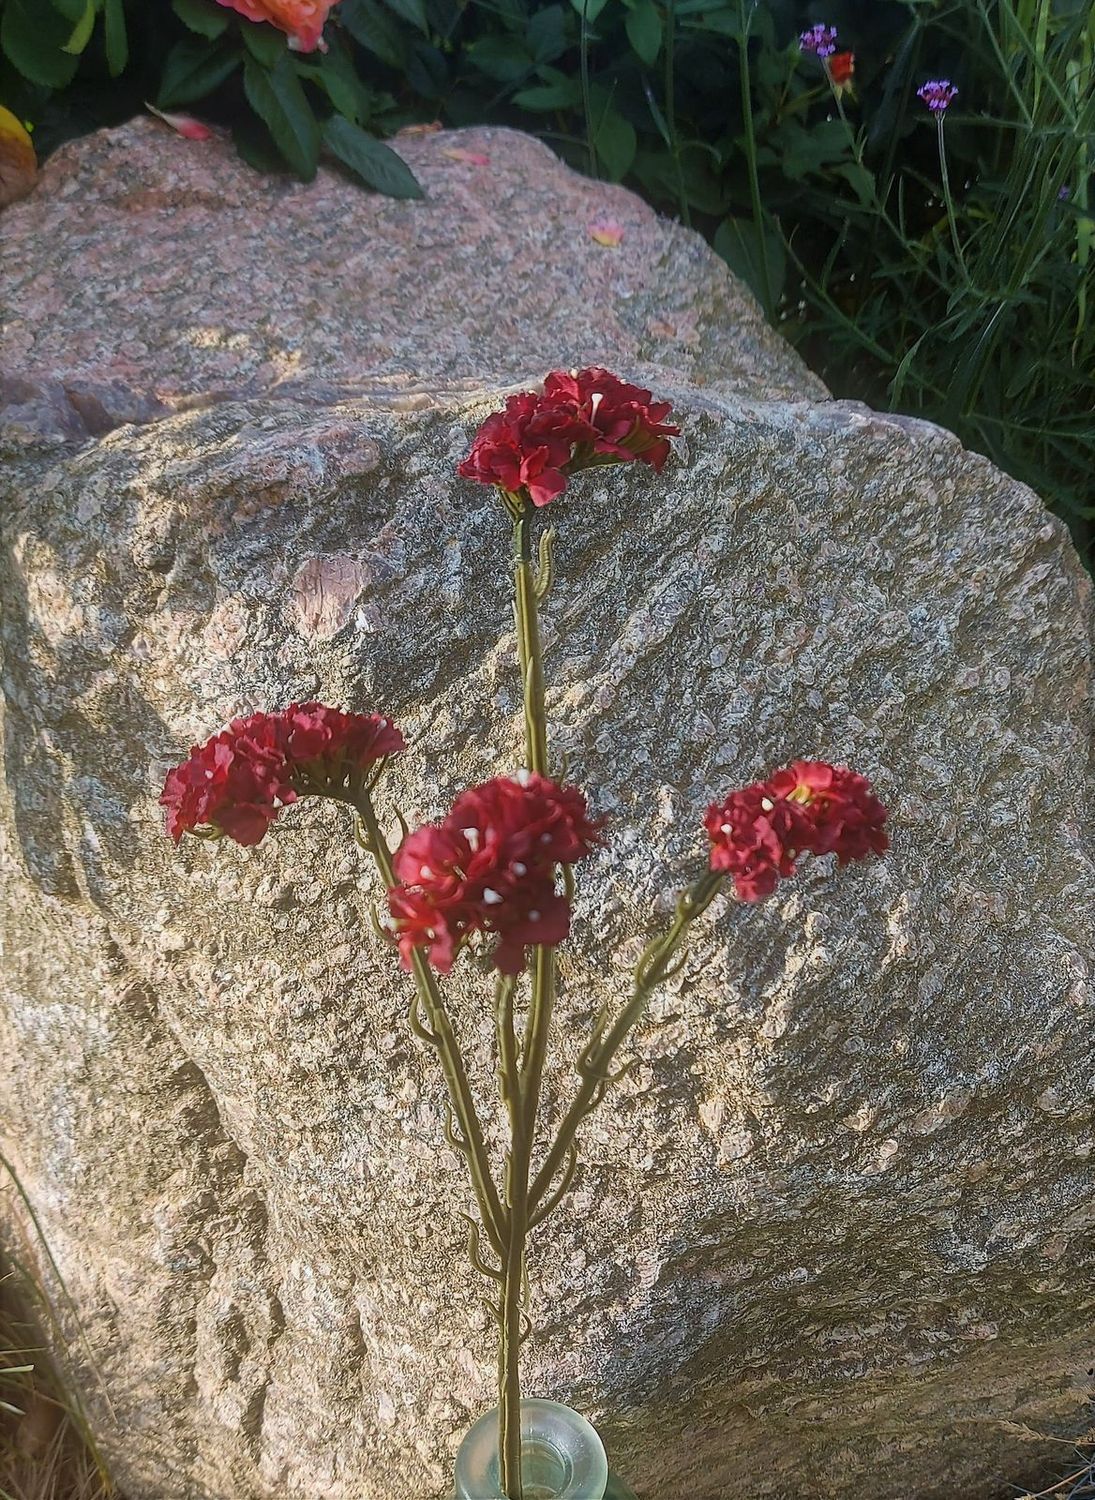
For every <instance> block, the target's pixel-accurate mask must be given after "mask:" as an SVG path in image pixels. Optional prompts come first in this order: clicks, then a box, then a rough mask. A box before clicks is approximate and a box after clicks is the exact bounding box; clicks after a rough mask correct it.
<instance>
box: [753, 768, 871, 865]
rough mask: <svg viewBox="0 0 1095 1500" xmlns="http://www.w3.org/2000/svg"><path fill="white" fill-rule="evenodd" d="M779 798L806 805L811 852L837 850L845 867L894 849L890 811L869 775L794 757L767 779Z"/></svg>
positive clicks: (834, 852)
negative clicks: (887, 827)
mask: <svg viewBox="0 0 1095 1500" xmlns="http://www.w3.org/2000/svg"><path fill="white" fill-rule="evenodd" d="M768 786H769V788H770V789H771V791H772V792H773V793H774V794H775V796H776V797H777V798H786V799H787V801H788V802H793V803H795V804H796V805H797V806H799V807H802V808H803V809H804V811H805V813H806V816H807V820H808V822H809V825H810V843H809V844H808V845H804V846H803V847H808V848H809V851H810V853H811V854H835V855H836V856H837V859H838V862H839V863H840V864H842V865H846V864H848V863H849V861H850V860H853V859H866V857H867V855H868V854H885V852H886V850H887V849H888V848H889V847H890V839H889V835H888V834H887V833H886V831H885V828H884V827H883V825H884V823H885V822H886V816H887V814H886V809H885V808H884V807H883V805H882V803H881V802H880V801H879V800H878V798H877V797H876V796H875V794H874V792H873V791H872V790H871V784H870V782H869V781H868V780H867V778H866V777H865V776H860V775H859V774H858V773H857V772H855V771H849V770H848V769H847V768H846V767H845V766H830V765H829V764H828V763H827V762H826V761H823V760H796V761H792V762H791V764H790V766H788V768H787V769H786V770H785V771H777V772H776V774H775V775H774V776H773V777H772V778H771V779H770V781H769V782H768Z"/></svg>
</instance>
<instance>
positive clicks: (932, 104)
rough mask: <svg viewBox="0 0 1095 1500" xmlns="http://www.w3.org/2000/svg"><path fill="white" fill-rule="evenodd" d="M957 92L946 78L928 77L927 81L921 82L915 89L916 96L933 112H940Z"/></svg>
mask: <svg viewBox="0 0 1095 1500" xmlns="http://www.w3.org/2000/svg"><path fill="white" fill-rule="evenodd" d="M957 93H958V90H957V89H956V88H955V86H954V84H953V83H951V82H950V81H949V80H948V79H946V78H930V79H929V80H928V82H927V83H922V84H921V85H920V87H919V88H918V89H917V91H916V97H917V98H918V99H920V100H921V101H922V102H923V103H924V104H926V105H927V106H928V108H929V109H930V110H931V111H932V113H933V114H941V113H942V111H943V110H945V109H946V107H947V105H948V104H949V103H950V102H951V100H952V99H953V98H954V97H955V96H956V95H957Z"/></svg>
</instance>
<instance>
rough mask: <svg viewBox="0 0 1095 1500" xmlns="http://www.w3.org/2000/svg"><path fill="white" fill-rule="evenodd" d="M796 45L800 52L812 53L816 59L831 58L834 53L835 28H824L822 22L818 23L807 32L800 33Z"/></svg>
mask: <svg viewBox="0 0 1095 1500" xmlns="http://www.w3.org/2000/svg"><path fill="white" fill-rule="evenodd" d="M798 45H799V49H800V50H801V51H802V52H812V53H814V55H815V56H817V57H832V55H833V53H834V52H835V51H836V27H835V26H826V25H825V23H824V22H823V21H819V22H818V23H817V25H816V26H811V27H810V29H809V31H804V32H803V33H802V35H801V36H800V37H799V39H798Z"/></svg>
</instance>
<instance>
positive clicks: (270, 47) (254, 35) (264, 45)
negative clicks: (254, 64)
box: [240, 21, 289, 68]
mask: <svg viewBox="0 0 1095 1500" xmlns="http://www.w3.org/2000/svg"><path fill="white" fill-rule="evenodd" d="M240 35H241V36H242V37H243V45H244V46H245V47H246V48H247V50H248V52H250V54H251V56H252V57H253V58H255V59H256V61H258V62H260V63H262V65H263V67H264V68H276V67H277V65H278V62H279V60H280V59H281V58H283V57H284V56H285V54H286V53H287V52H288V51H289V41H288V38H287V37H286V35H285V33H284V32H283V31H278V30H277V29H276V27H274V26H267V25H265V24H263V23H262V22H256V21H244V22H243V24H242V25H241V27H240Z"/></svg>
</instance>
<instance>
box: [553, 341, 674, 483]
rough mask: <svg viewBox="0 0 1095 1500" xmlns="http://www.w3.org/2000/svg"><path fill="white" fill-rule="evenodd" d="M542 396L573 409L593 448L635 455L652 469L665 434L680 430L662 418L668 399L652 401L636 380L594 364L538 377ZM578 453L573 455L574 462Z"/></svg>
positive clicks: (662, 457) (664, 452) (663, 451)
mask: <svg viewBox="0 0 1095 1500" xmlns="http://www.w3.org/2000/svg"><path fill="white" fill-rule="evenodd" d="M543 400H544V401H546V402H550V403H552V405H556V404H560V405H562V406H564V407H570V406H573V407H575V408H576V409H577V411H578V412H579V414H580V416H581V418H582V419H583V420H584V421H585V422H587V423H588V424H589V426H590V427H591V428H592V430H593V432H594V434H595V437H594V440H593V451H594V454H596V455H598V456H600V455H610V456H611V457H612V458H614V459H617V460H619V461H620V462H621V463H627V462H628V461H629V460H630V459H634V458H637V459H639V460H641V462H643V463H645V464H649V465H650V467H651V468H652V469H653V470H654V471H655V473H660V472H661V470H662V466H663V465H664V463H665V461H666V459H667V458H668V457H669V442H668V439H669V438H671V437H678V436H679V435H680V430H681V429H680V428H679V427H674V426H672V425H670V424H667V423H666V420H665V419H666V417H667V416H668V415H669V413H670V412H671V411H672V409H673V408H672V406H671V405H670V403H669V402H668V401H655V400H654V399H653V396H652V395H651V393H650V391H648V390H645V389H644V388H643V387H642V386H638V385H629V384H628V382H627V381H626V380H621V379H620V378H619V376H618V375H613V374H611V373H610V372H609V371H608V370H602V369H601V368H600V367H599V366H597V365H594V366H591V367H590V368H589V369H586V370H572V371H570V372H569V373H566V372H564V371H562V370H555V371H553V372H552V373H551V374H550V375H549V376H548V377H547V379H546V380H545V381H544V395H543ZM582 457H583V455H581V454H579V455H577V460H578V463H579V465H581V460H582ZM581 466H583V467H584V465H581Z"/></svg>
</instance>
